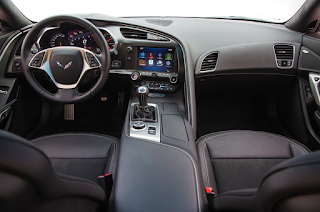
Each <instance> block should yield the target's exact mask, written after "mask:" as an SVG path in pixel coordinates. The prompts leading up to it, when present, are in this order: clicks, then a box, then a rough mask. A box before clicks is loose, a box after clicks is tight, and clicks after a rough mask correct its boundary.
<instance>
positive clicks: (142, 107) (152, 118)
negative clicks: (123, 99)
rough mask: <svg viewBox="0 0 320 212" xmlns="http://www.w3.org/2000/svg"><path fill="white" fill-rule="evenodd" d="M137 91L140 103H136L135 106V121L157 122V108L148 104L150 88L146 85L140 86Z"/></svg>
mask: <svg viewBox="0 0 320 212" xmlns="http://www.w3.org/2000/svg"><path fill="white" fill-rule="evenodd" d="M136 93H137V95H138V98H139V104H135V105H134V107H133V118H132V120H133V121H144V122H156V121H157V117H156V108H155V107H154V106H151V105H148V103H147V99H148V94H149V89H148V88H147V87H146V86H140V87H138V88H137V90H136Z"/></svg>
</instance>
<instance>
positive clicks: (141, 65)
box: [137, 47, 174, 73]
mask: <svg viewBox="0 0 320 212" xmlns="http://www.w3.org/2000/svg"><path fill="white" fill-rule="evenodd" d="M137 60H138V68H137V69H138V70H143V71H161V72H168V73H171V72H173V68H174V51H173V48H151V47H138V58H137Z"/></svg>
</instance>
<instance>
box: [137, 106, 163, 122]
mask: <svg viewBox="0 0 320 212" xmlns="http://www.w3.org/2000/svg"><path fill="white" fill-rule="evenodd" d="M132 111H133V112H132V116H131V117H132V121H145V122H157V115H156V108H155V107H153V106H150V105H148V106H147V107H141V106H140V105H139V104H135V105H133V107H132Z"/></svg>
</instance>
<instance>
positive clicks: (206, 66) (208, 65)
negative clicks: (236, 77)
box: [200, 52, 219, 72]
mask: <svg viewBox="0 0 320 212" xmlns="http://www.w3.org/2000/svg"><path fill="white" fill-rule="evenodd" d="M218 57H219V52H211V53H209V54H207V55H206V56H205V57H204V58H203V60H202V63H201V68H200V72H207V71H214V70H215V69H216V66H217V63H218Z"/></svg>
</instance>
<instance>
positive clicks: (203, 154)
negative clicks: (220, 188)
mask: <svg viewBox="0 0 320 212" xmlns="http://www.w3.org/2000/svg"><path fill="white" fill-rule="evenodd" d="M208 140H209V139H206V140H205V141H204V142H203V144H202V149H203V151H202V158H203V160H204V170H205V174H206V180H207V187H210V181H209V171H208V167H207V159H206V156H205V152H204V151H205V149H204V148H205V145H206V144H207V141H208Z"/></svg>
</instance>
